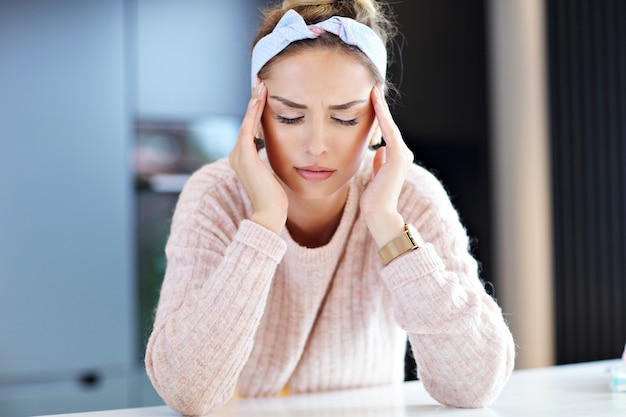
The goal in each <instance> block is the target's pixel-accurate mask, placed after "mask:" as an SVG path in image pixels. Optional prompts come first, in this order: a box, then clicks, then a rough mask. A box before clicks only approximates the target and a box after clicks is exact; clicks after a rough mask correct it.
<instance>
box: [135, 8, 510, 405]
mask: <svg viewBox="0 0 626 417" xmlns="http://www.w3.org/2000/svg"><path fill="white" fill-rule="evenodd" d="M381 10H382V9H381V6H380V5H379V4H377V3H376V2H374V1H372V0H354V1H306V0H300V1H285V2H283V7H277V8H276V9H274V10H270V11H268V12H267V13H266V15H265V16H266V20H265V22H264V24H263V26H262V28H261V31H260V33H259V36H258V37H257V41H256V42H255V48H254V50H253V54H252V81H253V93H252V97H251V100H250V102H249V105H248V109H247V112H246V115H245V116H244V119H243V122H242V125H241V129H240V132H239V137H238V141H237V143H236V145H235V147H234V149H233V150H232V152H231V154H230V156H229V158H228V159H223V160H220V161H217V162H215V163H213V164H209V165H207V166H205V167H203V168H201V169H200V170H199V171H198V172H196V173H195V174H194V175H193V176H192V178H191V179H190V180H189V181H188V183H187V184H186V186H185V189H184V190H183V192H182V194H181V196H180V200H179V202H178V205H177V208H176V211H175V213H174V217H173V221H172V226H171V235H170V238H169V240H168V243H167V247H166V254H167V260H168V264H167V271H166V275H165V279H164V282H163V287H162V291H161V298H160V301H159V306H158V309H157V313H156V318H155V323H154V330H153V332H152V335H151V337H150V340H149V342H148V346H147V352H146V368H147V372H148V374H149V376H150V378H151V380H152V383H153V384H154V386H155V388H156V390H157V391H158V393H159V394H160V395H161V396H162V398H163V399H164V400H165V402H166V403H167V404H168V405H169V406H170V407H172V408H173V409H175V410H177V411H179V412H181V413H183V414H187V415H201V414H206V413H208V412H209V411H210V410H211V409H212V408H214V407H215V406H216V405H219V404H221V403H224V402H226V401H228V400H229V399H230V398H232V396H233V395H234V394H237V395H239V396H269V395H278V394H279V393H281V392H282V393H284V392H291V393H302V392H312V391H322V390H335V389H345V388H355V387H363V386H372V385H380V384H391V383H396V382H401V381H402V380H403V371H404V366H403V360H404V353H405V352H404V348H405V343H406V337H407V334H408V336H409V338H410V341H411V346H412V349H413V353H414V356H415V358H416V362H417V364H418V370H419V376H420V379H421V380H422V381H423V384H424V387H425V388H426V389H427V390H428V392H429V393H430V394H431V395H432V396H433V398H435V399H436V400H438V401H440V402H441V403H443V404H447V405H451V406H456V407H482V406H485V405H487V404H489V403H491V402H492V401H493V400H494V399H495V398H496V397H497V395H498V394H499V392H500V390H501V389H502V387H503V385H504V383H505V382H506V380H507V378H508V376H509V375H510V372H511V370H512V368H513V361H514V345H513V340H512V337H511V333H510V332H509V330H508V327H507V326H506V323H505V321H504V320H503V317H502V313H501V311H500V309H499V308H498V306H497V304H496V303H495V302H494V300H493V299H492V298H491V297H489V295H488V294H487V293H486V292H485V290H484V288H483V286H482V285H481V281H480V279H479V277H478V271H477V270H478V268H477V263H476V261H475V260H474V259H473V257H472V256H471V254H470V253H469V252H468V237H467V234H466V232H465V229H464V228H463V226H462V225H461V223H460V221H459V217H458V215H457V213H456V211H455V210H454V208H453V206H452V204H451V202H450V200H449V198H448V196H447V195H446V193H445V191H444V189H443V187H442V185H441V184H440V183H439V182H438V181H437V179H436V178H434V176H433V175H431V174H430V173H429V172H427V171H426V170H425V169H423V168H421V167H420V166H418V165H416V164H413V163H412V161H413V155H412V153H411V151H410V150H409V149H408V148H407V146H406V145H405V143H404V142H403V140H402V136H401V134H400V131H399V129H398V128H397V126H396V125H395V123H394V121H393V119H392V117H391V114H390V112H389V109H388V107H387V104H386V102H385V98H384V90H385V76H386V68H387V60H386V59H387V53H386V47H385V42H386V40H387V39H386V35H387V33H388V30H389V28H390V27H391V26H390V25H389V20H387V18H386V17H385V16H384V14H382V11H381ZM381 135H382V137H383V138H384V144H385V146H381V147H378V149H377V150H375V151H374V150H371V149H370V148H371V145H373V144H375V143H377V142H379V140H380V136H381ZM255 138H262V139H263V141H264V145H265V146H264V149H262V150H261V151H259V152H258V151H257V146H256V142H257V141H258V139H257V140H255Z"/></svg>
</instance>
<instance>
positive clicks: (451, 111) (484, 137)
mask: <svg viewBox="0 0 626 417" xmlns="http://www.w3.org/2000/svg"><path fill="white" fill-rule="evenodd" d="M392 7H393V10H394V12H395V13H396V16H397V21H398V23H399V25H400V31H401V32H402V34H403V35H404V36H403V37H398V39H397V43H398V45H397V48H396V51H395V55H396V58H395V62H394V63H393V65H392V70H391V73H392V81H393V82H394V84H395V85H396V87H397V88H398V89H399V91H400V97H398V99H397V101H396V103H395V105H394V106H393V109H392V111H393V114H394V117H395V120H396V122H397V124H398V126H399V127H400V129H401V131H402V133H403V135H404V139H405V141H406V142H407V144H408V145H409V147H410V148H411V149H412V150H413V152H414V154H415V159H416V161H417V162H419V163H420V164H422V165H424V166H425V167H426V168H429V169H430V170H431V171H433V172H434V173H435V174H436V175H437V176H438V177H439V178H440V179H441V181H442V182H443V183H444V185H445V186H446V188H447V189H448V192H449V193H450V195H451V198H452V201H453V203H454V204H455V206H456V207H457V209H458V211H459V213H460V215H461V219H462V221H463V223H464V224H465V226H466V228H467V229H468V233H469V235H470V237H471V238H472V239H473V253H474V255H475V256H476V258H477V259H478V260H479V262H480V263H481V265H482V274H481V276H482V278H483V279H484V280H485V281H491V282H492V283H494V284H496V287H497V277H494V276H493V275H492V270H493V267H492V257H491V254H492V252H493V248H492V243H491V242H492V236H491V235H492V225H491V223H490V219H491V210H492V207H491V191H490V186H491V185H490V179H489V178H490V168H489V157H490V156H489V152H490V150H489V118H488V104H489V103H488V83H487V80H488V74H487V51H486V44H487V42H486V38H485V36H486V33H485V27H486V24H485V23H486V22H485V2H484V0H420V1H397V2H392Z"/></svg>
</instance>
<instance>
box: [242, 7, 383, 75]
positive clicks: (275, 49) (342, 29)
mask: <svg viewBox="0 0 626 417" xmlns="http://www.w3.org/2000/svg"><path fill="white" fill-rule="evenodd" d="M322 32H329V33H332V34H335V35H337V36H339V38H340V39H341V40H342V41H344V42H345V43H347V44H348V45H354V46H356V47H358V48H359V49H360V50H361V51H362V52H363V53H364V54H365V55H367V57H368V58H369V59H371V60H372V62H373V63H374V65H375V66H376V68H377V69H378V72H379V73H380V76H381V77H382V78H383V80H384V79H385V76H386V72H387V50H386V49H385V45H384V44H383V41H382V40H381V39H380V38H379V37H378V35H376V33H374V31H373V30H372V29H371V28H370V27H369V26H367V25H364V24H362V23H359V22H357V21H356V20H354V19H350V18H348V17H340V16H333V17H331V18H330V19H328V20H325V21H323V22H320V23H317V24H315V25H308V26H307V24H306V22H305V21H304V19H303V18H302V16H300V15H299V14H298V12H296V11H295V10H288V11H287V13H285V14H284V15H283V17H282V18H281V19H280V21H279V22H278V24H277V25H276V27H275V28H274V30H273V31H272V32H271V33H269V34H267V35H266V36H264V37H263V38H261V39H260V40H259V41H258V42H257V44H256V45H255V46H254V49H252V84H254V80H255V78H256V76H257V74H258V73H259V71H260V70H261V68H263V66H264V65H265V64H267V62H268V61H269V60H270V59H272V58H273V57H275V56H276V55H278V54H279V53H280V52H281V51H282V50H283V49H285V48H286V47H287V46H289V44H291V43H292V42H295V41H299V40H302V39H315V38H317V37H318V36H319V35H320V34H321V33H322Z"/></svg>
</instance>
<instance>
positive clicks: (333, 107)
mask: <svg viewBox="0 0 626 417" xmlns="http://www.w3.org/2000/svg"><path fill="white" fill-rule="evenodd" d="M270 98H271V99H274V100H276V101H280V102H281V103H283V104H284V105H285V106H288V107H291V108H293V109H306V108H307V106H306V105H304V104H300V103H295V102H293V101H291V100H287V99H286V98H284V97H280V96H270ZM365 102H367V100H365V99H362V100H352V101H349V102H347V103H343V104H333V105H331V106H328V108H329V109H331V110H347V109H349V108H350V107H352V106H354V105H357V104H361V103H365Z"/></svg>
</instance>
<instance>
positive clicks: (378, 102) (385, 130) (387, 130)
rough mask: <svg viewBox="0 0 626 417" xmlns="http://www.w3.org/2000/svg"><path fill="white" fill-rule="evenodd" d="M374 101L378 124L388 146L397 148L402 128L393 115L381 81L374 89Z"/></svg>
mask: <svg viewBox="0 0 626 417" xmlns="http://www.w3.org/2000/svg"><path fill="white" fill-rule="evenodd" d="M372 102H373V103H374V111H375V112H376V119H377V120H378V126H379V127H380V131H381V133H382V136H383V138H384V139H385V143H386V144H387V146H390V147H391V148H395V147H396V146H395V145H396V143H397V141H398V139H399V137H401V135H400V129H398V126H397V125H396V123H395V122H394V120H393V117H392V116H391V111H390V110H389V106H388V105H387V101H386V100H385V96H384V93H383V91H382V84H380V83H377V84H376V85H375V86H374V88H373V89H372Z"/></svg>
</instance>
